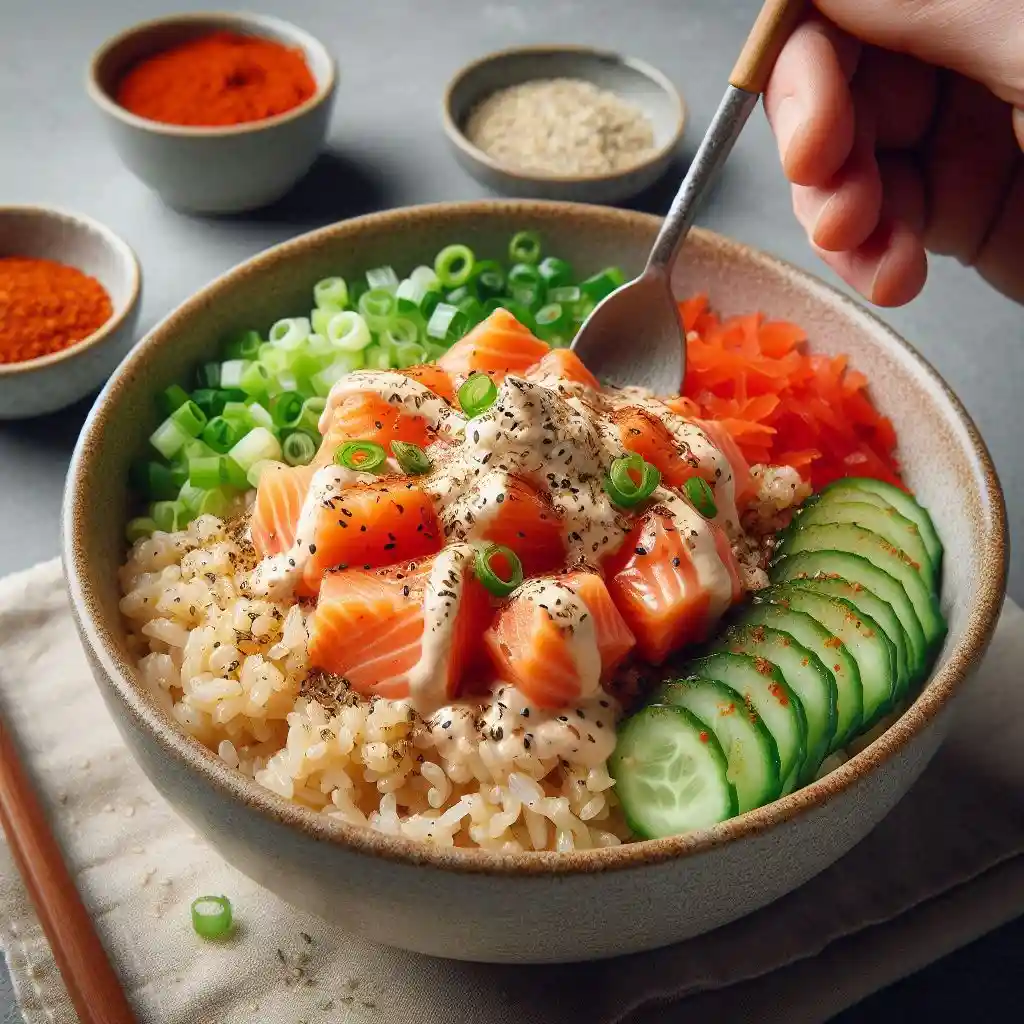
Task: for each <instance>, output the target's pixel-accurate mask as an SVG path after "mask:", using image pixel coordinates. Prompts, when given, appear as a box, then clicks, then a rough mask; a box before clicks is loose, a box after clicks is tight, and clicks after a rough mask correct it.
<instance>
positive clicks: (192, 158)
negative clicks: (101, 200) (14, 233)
mask: <svg viewBox="0 0 1024 1024" xmlns="http://www.w3.org/2000/svg"><path fill="white" fill-rule="evenodd" d="M221 30H226V31H229V32H236V33H240V34H241V35H249V36H260V37H263V38H267V39H272V40H274V41H276V42H279V43H282V44H283V45H285V46H289V47H297V48H298V49H300V50H301V51H302V53H303V55H304V56H305V58H306V63H307V64H308V65H309V70H310V71H311V72H312V74H313V78H314V79H315V80H316V92H315V93H314V94H313V95H312V96H311V97H310V98H309V99H308V100H306V102H305V103H302V104H300V105H299V106H297V107H295V109H294V110H289V111H286V112H285V113H283V114H279V115H278V116H277V117H270V118H267V119H266V120H264V121H252V122H248V123H245V124H239V125H231V126H228V127H223V128H221V127H214V128H206V127H195V128H194V127H190V126H183V125H176V124H164V123H163V122H160V121H150V120H148V119H147V118H144V117H137V116H136V115H135V114H133V113H131V112H130V111H128V110H125V108H124V107H122V106H121V105H120V104H119V103H118V102H117V101H116V99H115V92H116V89H117V84H118V82H119V80H120V78H121V76H122V75H123V74H124V72H125V71H126V70H127V69H128V68H129V67H131V66H132V65H133V64H135V63H136V62H137V61H139V60H142V59H144V58H146V57H149V56H151V55H152V54H154V53H158V52H160V51H161V50H165V49H167V48H168V47H170V46H174V45H176V44H178V43H181V42H184V41H186V40H189V39H194V38H196V37H197V36H201V35H206V34H207V33H210V32H215V31H221ZM336 83H337V69H336V67H335V63H334V58H333V57H332V56H331V55H330V53H328V51H327V50H326V49H325V48H324V46H323V45H321V44H320V43H319V42H318V41H317V40H316V39H314V38H313V36H311V35H310V34H309V33H308V32H304V31H303V30H302V29H300V28H298V27H297V26H295V25H291V24H289V23H288V22H287V21H282V20H281V19H280V18H271V17H269V16H267V15H263V14H243V13H220V14H218V13H214V14H172V15H169V16H167V17H164V18H157V19H155V20H154V21H147V22H143V23H142V24H140V25H135V26H133V27H132V28H129V29H126V30H125V31H124V32H122V33H120V34H119V35H117V36H115V37H114V38H113V39H110V40H108V41H107V42H106V43H104V44H103V46H101V47H100V48H99V50H97V51H96V53H95V55H94V56H93V58H92V61H91V62H90V64H89V70H88V74H87V77H86V90H87V92H88V94H89V97H90V98H91V99H92V101H93V103H95V104H96V106H97V107H98V108H99V110H100V113H101V114H102V115H103V119H104V121H105V122H106V126H107V130H108V132H109V135H110V138H111V140H112V141H113V143H114V148H115V149H116V150H117V152H118V154H119V155H120V157H121V159H122V160H123V161H124V163H125V166H126V167H127V168H128V169H129V170H130V171H131V172H132V173H133V174H135V175H136V177H138V178H139V179H140V180H141V181H143V182H144V183H145V184H146V185H148V186H149V187H150V188H151V189H152V190H153V191H154V192H156V193H157V195H159V196H160V198H161V199H163V201H164V202H165V203H167V205H168V206H171V207H173V208H174V209H176V210H181V211H183V212H186V213H199V214H222V213H239V212H241V211H243V210H254V209H256V208H258V207H261V206H266V205H267V204H268V203H272V202H273V201H274V200H275V199H279V198H280V197H281V196H282V195H284V193H285V192H287V191H288V190H289V189H290V188H291V187H292V185H294V184H295V183H296V182H297V181H298V180H299V179H300V178H301V177H302V176H303V175H304V174H305V173H306V171H308V170H309V168H310V167H311V166H312V164H313V161H314V160H315V159H316V157H317V154H318V153H319V152H320V148H321V146H322V145H323V141H324V136H325V135H326V133H327V125H328V124H329V123H330V117H331V108H332V106H333V103H334V93H335V87H336Z"/></svg>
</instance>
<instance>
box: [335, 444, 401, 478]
mask: <svg viewBox="0 0 1024 1024" xmlns="http://www.w3.org/2000/svg"><path fill="white" fill-rule="evenodd" d="M334 461H335V462H336V463H337V464H338V465H339V466H344V467H345V469H354V470H357V471H358V472H360V473H378V472H380V470H382V469H383V468H385V466H386V465H387V461H388V453H387V452H386V451H385V450H384V449H383V447H381V445H379V444H377V442H376V441H347V442H346V443H345V444H343V445H340V446H339V447H338V450H337V451H336V452H335V453H334Z"/></svg>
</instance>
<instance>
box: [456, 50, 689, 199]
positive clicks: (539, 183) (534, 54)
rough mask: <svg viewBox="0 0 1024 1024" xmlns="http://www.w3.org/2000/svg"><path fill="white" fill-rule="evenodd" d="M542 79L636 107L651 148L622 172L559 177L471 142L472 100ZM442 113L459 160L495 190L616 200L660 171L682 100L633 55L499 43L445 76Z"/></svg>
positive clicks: (674, 138) (680, 124) (675, 134)
mask: <svg viewBox="0 0 1024 1024" xmlns="http://www.w3.org/2000/svg"><path fill="white" fill-rule="evenodd" d="M544 78H574V79H581V80H583V81H585V82H590V83H592V84H593V85H596V86H598V87H599V88H601V89H606V90H607V91H608V92H612V93H615V94H616V95H617V96H618V97H620V98H621V99H623V100H625V101H626V102H627V103H630V104H632V105H633V106H634V107H637V108H638V109H639V110H641V111H642V112H643V113H644V114H645V115H646V116H647V118H648V120H649V121H650V123H651V128H652V129H653V132H654V149H653V150H652V152H651V153H650V154H649V155H648V156H647V157H646V158H645V159H644V160H643V161H642V162H640V163H638V164H636V165H634V166H633V167H630V168H629V169H627V170H624V171H616V172H614V173H612V174H591V175H584V174H575V175H565V176H560V175H543V174H538V173H536V172H533V171H524V170H520V169H517V168H515V167H509V166H506V165H505V164H503V163H500V162H499V161H497V160H495V159H494V158H493V157H491V156H488V154H487V153H485V152H483V150H481V149H478V148H477V147H476V146H474V145H473V143H472V142H470V141H469V139H468V138H467V137H466V134H465V124H466V119H467V118H468V117H469V114H470V112H471V111H472V110H473V108H474V107H475V106H476V105H477V104H478V103H480V102H481V101H482V100H484V99H486V98H487V97H488V96H490V95H491V94H493V93H495V92H497V91H499V90H500V89H507V88H509V87H510V86H514V85H520V84H522V83H523V82H531V81H535V80H537V79H544ZM442 116H443V119H444V130H445V132H446V133H447V135H448V138H449V140H450V141H451V144H452V146H453V148H454V150H455V156H456V158H457V159H458V161H459V163H460V164H461V165H462V166H463V167H464V168H465V169H466V170H467V171H469V173H470V174H472V175H473V177H475V178H476V179H477V180H478V181H480V182H482V183H483V184H484V185H487V186H488V187H489V188H491V189H493V190H494V191H496V192H502V193H504V194H506V195H510V196H531V197H536V198H539V199H568V200H574V201H577V202H588V203H617V202H622V201H624V200H626V199H629V198H631V197H632V196H634V195H636V194H637V193H638V192H642V191H643V190H644V189H645V188H647V187H648V186H649V185H651V184H653V183H654V182H655V181H657V179H658V178H659V177H660V176H661V175H662V174H663V173H664V172H665V169H666V167H667V166H668V163H669V160H671V158H672V153H673V151H674V150H675V148H676V146H677V145H678V143H679V140H680V139H681V138H682V136H683V129H684V128H685V125H686V105H685V103H684V102H683V98H682V97H681V96H680V95H679V93H678V91H677V90H676V88H675V86H674V85H673V84H672V83H671V82H670V81H669V80H668V78H666V77H665V75H663V74H662V73H661V72H660V71H658V69H657V68H654V67H651V65H650V64H646V63H644V61H642V60H637V59H636V58H634V57H624V56H622V55H621V54H617V53H608V52H606V51H604V50H594V49H590V48H589V47H585V46H527V47H521V48H517V49H513V50H502V51H500V52H498V53H492V54H490V55H489V56H487V57H482V58H481V59H480V60H477V61H474V62H473V63H472V64H467V65H466V66H465V67H464V68H463V69H462V70H461V71H459V72H458V74H456V75H455V77H454V78H453V79H452V80H451V81H450V82H449V83H448V87H447V89H446V90H445V94H444V103H443V108H442Z"/></svg>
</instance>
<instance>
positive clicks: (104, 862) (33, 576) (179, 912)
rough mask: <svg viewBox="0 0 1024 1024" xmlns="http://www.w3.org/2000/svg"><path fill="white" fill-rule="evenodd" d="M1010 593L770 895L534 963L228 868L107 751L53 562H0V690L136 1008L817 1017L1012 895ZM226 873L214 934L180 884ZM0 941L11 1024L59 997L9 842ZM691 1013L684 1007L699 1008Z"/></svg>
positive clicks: (600, 1019)
mask: <svg viewBox="0 0 1024 1024" xmlns="http://www.w3.org/2000/svg"><path fill="white" fill-rule="evenodd" d="M1022 626H1024V613H1022V612H1021V610H1020V609H1019V608H1018V607H1017V606H1016V605H1014V604H1013V603H1012V602H1008V603H1007V606H1006V608H1005V610H1004V612H1003V617H1002V621H1001V623H1000V626H999V630H998V633H997V636H996V639H995V640H994V642H993V645H992V648H991V650H990V653H989V655H988V657H987V658H986V661H985V663H984V665H983V666H982V668H981V669H980V670H979V673H978V675H977V676H976V678H975V679H974V681H973V683H972V685H971V686H970V688H969V689H968V691H967V693H966V694H965V695H964V697H963V698H962V700H961V701H960V706H959V708H958V712H959V713H958V716H957V720H956V723H955V725H954V728H953V732H952V734H951V736H950V738H949V740H948V741H947V743H946V744H945V745H944V747H943V748H942V750H941V751H940V753H939V754H938V755H937V757H936V758H935V760H934V762H933V763H932V765H931V767H930V768H929V769H928V771H927V772H926V773H925V775H924V776H923V777H922V779H921V780H920V781H919V782H918V784H917V785H916V786H915V787H914V789H913V790H912V791H911V792H910V794H909V795H908V796H907V797H906V798H905V799H904V800H903V801H902V802H901V803H900V804H899V805H898V806H897V807H896V809H895V810H894V811H893V812H892V813H891V814H890V815H889V817H888V818H887V819H886V820H885V821H884V822H883V823H882V824H881V825H880V826H879V827H878V828H877V829H876V830H875V831H874V832H873V833H872V834H871V835H870V836H869V837H868V838H867V839H865V840H864V841H863V842H862V843H861V844H860V845H859V846H857V847H856V848H855V849H854V850H853V851H852V852H851V853H849V854H848V855H847V856H846V857H845V858H843V859H842V860H841V861H839V862H838V863H837V864H835V865H833V866H832V867H831V868H829V869H828V870H826V871H825V872H823V873H822V874H821V875H819V876H818V877H817V878H815V879H813V880H812V881H811V882H809V883H808V884H807V885H806V886H804V887H803V888H802V889H800V890H798V891H797V892H794V893H792V894H790V895H789V896H787V897H785V898H783V899H781V900H779V901H778V902H776V903H775V904H773V905H772V906H770V907H767V908H765V909H764V910H761V911H759V912H758V913H756V914H754V915H752V916H750V917H748V918H745V919H743V920H741V921H738V922H736V923H734V924H732V925H729V926H727V927H725V928H721V929H719V930H718V931H716V932H713V933H711V934H710V935H706V936H702V937H699V938H696V939H693V940H690V941H688V942H685V943H682V944H680V945H678V946H674V947H671V948H668V949H664V950H660V951H656V952H653V953H647V954H640V955H636V956H632V957H628V958H623V959H621V960H617V961H611V962H604V963H597V964H578V965H569V966H553V967H513V966H492V965H479V964H465V963H453V962H446V961H441V960H434V959H430V958H428V957H423V956H417V955H414V954H409V953H404V952H400V951H395V950H390V949H385V948H382V947H379V946H374V945H370V944H367V943H365V942H363V941H360V940H357V939H354V938H352V937H351V936H348V935H346V934H344V933H343V932H340V931H338V930H336V929H334V928H332V927H330V926H328V925H327V924H325V923H324V922H322V921H320V920H318V919H316V918H313V917H309V916H307V915H305V914H302V913H300V912H299V911H296V910H294V909H292V908H291V907H289V906H287V905H286V904H284V903H282V902H281V901H280V900H278V899H277V898H276V897H275V896H273V895H271V894H270V893H269V892H267V891H266V890H264V889H261V888H260V887H259V886H257V885H256V884H254V883H253V882H251V881H249V880H248V879H246V878H245V877H243V876H242V875H241V874H239V873H238V872H236V871H235V870H234V869H233V868H232V867H231V866H230V865H229V864H227V863H225V862H224V861H222V860H221V859H220V858H219V857H218V856H217V855H216V854H215V853H213V851H211V850H210V849H209V848H208V847H207V846H206V845H205V844H204V843H203V842H202V841H201V840H200V839H199V838H198V837H197V836H195V835H194V834H193V833H192V832H191V831H190V830H189V829H188V826H187V825H185V824H183V823H182V822H181V821H180V820H179V819H178V818H177V817H175V815H174V814H173V813H172V812H171V811H170V809H169V808H168V807H167V805H166V804H165V803H164V802H163V801H162V799H161V798H160V797H159V796H158V794H157V793H156V791H155V790H154V789H153V788H152V787H151V786H150V784H149V782H148V781H147V780H146V778H145V777H144V776H143V774H142V772H141V771H140V770H139V769H138V768H137V767H136V766H135V764H134V763H133V761H132V760H131V758H130V756H129V755H128V754H127V752H126V751H125V749H124V747H123V745H122V743H121V741H120V738H119V736H118V734H117V732H116V729H115V728H114V726H113V724H112V722H111V721H110V719H109V718H108V716H107V714H106V711H105V708H104V706H103V704H102V700H101V698H100V696H99V694H98V692H97V690H96V687H95V685H94V684H93V682H92V679H91V678H90V676H89V672H88V669H87V667H86V664H85V660H84V657H83V655H82V653H81V651H80V649H79V645H78V640H77V636H76V634H75V631H74V627H73V625H72V621H71V615H70V610H69V606H68V599H67V595H66V592H65V589H64V583H63V579H62V576H61V569H60V565H59V563H58V562H56V561H54V562H48V563H46V564H44V565H41V566H38V567H36V568H35V569H32V570H29V571H27V572H25V573H21V574H18V575H16V576H13V577H9V578H7V579H6V580H3V581H0V707H2V710H3V713H4V715H5V716H6V718H7V722H8V724H9V726H10V728H11V729H12V731H13V733H14V735H15V738H16V741H17V742H18V744H19V745H20V748H21V750H22V752H23V755H24V759H25V763H26V767H27V768H28V770H29V771H30V773H31V775H32V776H33V777H34V779H35V781H36V783H37V785H38V788H39V791H40V796H41V798H42V799H43V800H44V802H45V803H46V805H47V806H48V809H49V812H50V815H51V819H52V821H53V823H54V827H55V829H56V832H57V834H58V837H59V840H60V842H61V844H62V846H63V849H64V851H65V854H66V856H67V858H68V861H69V863H70V866H71V868H72V870H73V872H74V873H75V874H76V876H77V880H78V884H79V887H80V889H81V891H82V893H83V896H84V898H85V900H86V903H87V904H88V906H89V907H90V908H91V910H92V913H93V915H94V918H95V920H96V922H97V925H98V929H99V931H100V934H101V936H102V939H103V942H104V944H105V945H106V948H107V949H108V951H109V952H110V953H111V956H112V958H113V960H114V962H115V964H116V967H117V969H118V971H119V973H120V976H121V978H122V981H123V983H124V985H125V987H126V989H127V990H128V992H129V994H130V997H131V999H132V1002H133V1003H134V1005H135V1007H136V1010H137V1012H138V1015H139V1018H140V1020H141V1021H142V1022H144V1024H151V1022H152V1024H242V1022H246V1024H254V1022H258V1024H302V1022H305V1024H340V1022H349V1024H412V1022H422V1024H435V1022H436V1024H470V1022H472V1024H480V1022H481V1021H482V1022H484V1024H505V1022H509V1024H512V1022H515V1024H577V1022H578V1024H582V1022H584V1021H586V1022H588V1024H595V1022H596V1024H613V1022H625V1021H630V1022H636V1024H639V1022H644V1021H655V1020H664V1019H666V1017H667V1016H668V1011H669V1007H670V1006H671V1011H672V1018H673V1019H675V1016H676V1015H678V1016H680V1017H683V1016H684V1014H685V1015H686V1016H687V1017H688V1016H689V1014H690V1013H693V1014H694V1017H693V1019H700V1020H702V1021H712V1022H714V1021H735V1020H784V1021H787V1024H799V1022H803V1021H821V1020H824V1019H826V1018H827V1017H829V1016H831V1015H833V1014H835V1013H837V1012H839V1011H840V1010H842V1009H843V1008H845V1007H846V1006H849V1005H851V1004H852V1003H854V1002H856V1001H858V1000H859V999H861V998H863V997H864V996H865V995H867V994H869V993H870V992H872V991H875V990H877V989H878V988H880V987H882V986H884V985H886V984H888V983H890V982H892V981H894V980H896V979H898V978H899V977H902V976H903V975H905V974H908V973H910V972H912V971H914V970H916V969H918V968H919V967H921V966H924V965H925V964H927V963H929V962H930V961H933V960H935V959H937V958H939V957H941V956H943V955H945V954H946V953H948V952H950V951H952V950H954V949H956V948H957V947H959V946H961V945H964V944H966V943H967V942H969V941H971V940H972V939H974V938H976V937H977V936H979V935H981V934H983V933H984V932H986V931H988V930H990V929H992V928H995V927H998V926H999V925H1000V924H1002V923H1004V922H1006V921H1008V920H1010V919H1012V918H1013V917H1015V916H1016V915H1018V914H1020V913H1021V912H1024V687H1022V686H1021V685H1020V681H1021V679H1020V669H1019V666H1020V665H1021V664H1022V662H1024V628H1022ZM207 893H212V894H220V893H223V894H225V895H228V896H229V897H230V898H231V900H232V902H233V904H234V907H235V912H236V920H237V922H238V928H237V932H236V935H235V937H234V938H233V940H231V941H230V942H227V943H223V944H221V943H207V942H203V941H202V940H201V939H199V938H197V937H196V936H195V935H194V934H193V932H192V929H191V922H190V916H189V904H190V903H191V901H192V900H193V899H194V898H195V897H196V896H199V895H203V894H207ZM0 942H2V945H3V947H4V949H5V951H6V954H7V958H8V961H9V964H10V969H11V974H12V977H13V979H14V985H15V989H16V992H17V996H18V999H19V1002H20V1005H21V1009H22V1013H23V1014H24V1017H25V1021H26V1024H43V1022H46V1024H71V1022H74V1020H75V1015H74V1012H73V1010H72V1009H71V1007H70V1005H69V1003H68V1000H67V997H66V994H65V992H64V989H63V986H62V984H61V981H60V978H59V975H58V973H57V970H56V967H55V965H54V961H53V958H52V955H51V953H50V951H49V948H48V946H47V944H46V941H45V939H44V938H43V936H42V932H41V930H40V927H39V924H38V921H37V920H36V918H35V915H34V914H33V912H32V910H31V907H30V905H29V903H28V901H27V898H26V895H25V892H24V889H23V887H22V885H21V882H20V879H19V878H18V875H17V873H16V871H15V869H14V867H13V864H12V862H11V859H10V856H9V851H8V850H7V848H6V846H2V845H0ZM698 1013H699V1014H700V1016H699V1017H697V1016H696V1015H697V1014H698Z"/></svg>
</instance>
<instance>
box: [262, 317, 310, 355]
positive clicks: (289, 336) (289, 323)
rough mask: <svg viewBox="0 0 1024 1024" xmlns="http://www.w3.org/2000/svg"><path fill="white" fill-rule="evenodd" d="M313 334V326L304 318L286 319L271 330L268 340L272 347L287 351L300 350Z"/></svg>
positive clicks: (279, 321) (278, 322)
mask: <svg viewBox="0 0 1024 1024" xmlns="http://www.w3.org/2000/svg"><path fill="white" fill-rule="evenodd" d="M311 333H312V325H311V324H310V322H309V320H308V319H307V318H306V317H304V316H291V317H286V318H285V319H284V320H278V321H277V323H276V324H274V326H273V327H271V328H270V334H269V335H268V338H269V339H270V343H271V344H272V345H276V346H278V347H279V348H283V349H285V350H289V349H296V348H298V347H299V346H300V345H301V344H302V343H303V342H304V341H305V340H306V339H307V338H308V337H309V336H310V334H311Z"/></svg>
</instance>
